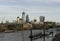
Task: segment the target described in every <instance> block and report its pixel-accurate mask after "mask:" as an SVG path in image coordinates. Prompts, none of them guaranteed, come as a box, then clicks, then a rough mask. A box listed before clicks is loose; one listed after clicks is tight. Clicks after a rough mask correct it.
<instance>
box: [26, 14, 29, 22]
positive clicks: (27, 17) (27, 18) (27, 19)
mask: <svg viewBox="0 0 60 41" xmlns="http://www.w3.org/2000/svg"><path fill="white" fill-rule="evenodd" d="M26 22H27V23H28V22H29V16H28V15H26Z"/></svg>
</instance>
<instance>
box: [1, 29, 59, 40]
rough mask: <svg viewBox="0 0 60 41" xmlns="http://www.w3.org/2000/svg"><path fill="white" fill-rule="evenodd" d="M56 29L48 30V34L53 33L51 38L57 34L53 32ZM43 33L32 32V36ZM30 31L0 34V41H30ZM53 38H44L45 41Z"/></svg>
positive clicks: (38, 31)
mask: <svg viewBox="0 0 60 41" xmlns="http://www.w3.org/2000/svg"><path fill="white" fill-rule="evenodd" d="M55 30H56V29H53V30H52V29H49V31H48V32H50V31H53V32H54V34H53V37H54V36H55V34H57V33H59V32H57V31H55ZM40 32H43V31H42V30H33V34H36V33H40ZM29 35H30V30H24V31H16V32H12V33H0V41H30V39H29ZM53 37H48V38H47V37H46V38H45V41H51V40H52V38H53ZM33 41H43V38H39V39H37V40H33Z"/></svg>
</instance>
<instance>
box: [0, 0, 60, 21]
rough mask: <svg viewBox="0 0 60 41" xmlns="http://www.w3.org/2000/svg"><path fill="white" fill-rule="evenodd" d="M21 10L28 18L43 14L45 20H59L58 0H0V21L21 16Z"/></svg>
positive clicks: (59, 6) (59, 8) (59, 1)
mask: <svg viewBox="0 0 60 41" xmlns="http://www.w3.org/2000/svg"><path fill="white" fill-rule="evenodd" d="M23 11H25V13H26V14H28V15H29V18H30V20H32V19H33V17H35V18H36V19H37V20H39V16H45V18H46V19H45V21H55V22H60V0H0V21H2V20H4V21H5V20H15V19H16V17H17V16H20V17H22V12H23Z"/></svg>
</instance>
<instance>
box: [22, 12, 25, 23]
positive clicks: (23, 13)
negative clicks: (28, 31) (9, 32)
mask: <svg viewBox="0 0 60 41" xmlns="http://www.w3.org/2000/svg"><path fill="white" fill-rule="evenodd" d="M22 23H25V12H22Z"/></svg>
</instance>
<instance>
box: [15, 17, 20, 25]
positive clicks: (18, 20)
mask: <svg viewBox="0 0 60 41" xmlns="http://www.w3.org/2000/svg"><path fill="white" fill-rule="evenodd" d="M16 23H18V24H19V23H20V17H19V16H18V17H17V19H16Z"/></svg>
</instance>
